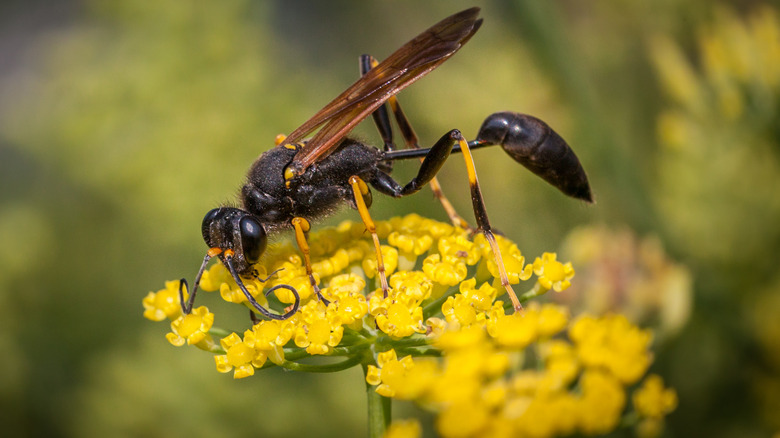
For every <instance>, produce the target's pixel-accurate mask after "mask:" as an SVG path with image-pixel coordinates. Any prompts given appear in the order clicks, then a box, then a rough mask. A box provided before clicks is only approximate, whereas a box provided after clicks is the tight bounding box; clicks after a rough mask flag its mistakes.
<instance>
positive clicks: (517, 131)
mask: <svg viewBox="0 0 780 438" xmlns="http://www.w3.org/2000/svg"><path fill="white" fill-rule="evenodd" d="M478 14H479V8H476V7H474V8H471V9H467V10H464V11H461V12H459V13H457V14H454V15H452V16H450V17H447V18H445V19H444V20H442V21H440V22H439V23H436V24H435V25H433V26H432V27H431V28H429V29H428V30H426V31H424V32H423V33H421V34H420V35H418V36H417V37H415V38H414V39H412V40H411V41H409V42H408V43H406V44H404V45H403V46H402V47H401V48H400V49H398V50H396V51H395V52H394V53H393V54H391V55H390V56H389V57H388V58H387V59H385V60H384V61H382V62H377V61H376V60H375V59H374V58H373V57H371V56H369V55H363V56H361V58H360V70H361V77H360V78H359V79H358V80H357V81H356V82H355V83H354V84H352V86H350V87H349V88H347V89H346V90H345V91H344V92H343V93H341V94H340V95H339V96H337V97H336V98H335V99H333V100H332V101H331V102H330V103H328V104H327V105H325V107H324V108H322V109H321V110H320V111H319V112H317V113H316V114H315V115H314V116H313V117H312V118H310V119H309V120H307V121H306V122H305V123H304V124H302V125H301V126H300V127H298V128H297V129H295V130H294V131H293V132H292V133H291V134H290V135H289V136H287V137H286V138H281V139H278V141H277V146H276V147H275V148H273V149H271V150H269V151H267V152H264V153H263V154H262V155H260V157H259V158H258V159H257V160H256V161H255V162H254V164H253V165H252V167H251V168H250V169H249V174H248V175H247V179H246V183H245V184H244V186H243V187H242V188H241V192H240V199H241V205H242V207H241V208H235V207H217V208H215V209H213V210H211V211H209V212H208V213H207V214H206V216H205V217H204V218H203V224H202V233H203V239H204V240H205V242H206V244H207V245H208V247H209V250H208V252H207V254H206V256H205V257H204V259H203V263H202V264H201V267H200V270H199V271H198V274H197V276H196V278H195V283H194V287H193V291H192V293H191V294H190V297H189V300H188V301H187V302H186V303H185V301H184V295H183V292H182V289H183V288H184V287H186V282H185V281H184V280H182V286H181V288H180V291H179V295H180V300H181V306H182V311H183V312H184V313H185V314H188V313H190V312H191V310H192V306H193V303H194V299H195V294H196V292H197V289H198V283H199V282H200V279H201V276H202V274H203V272H204V269H205V267H206V265H207V263H208V261H209V259H211V258H212V257H218V258H219V259H220V261H221V262H222V263H223V264H224V265H225V267H226V268H227V269H228V271H229V272H230V274H231V275H232V277H233V278H234V279H235V281H236V283H237V285H238V286H239V288H240V289H241V290H242V292H243V293H244V294H245V295H246V298H247V300H248V301H249V303H250V304H251V305H252V307H253V308H254V309H255V310H256V311H257V312H259V313H261V314H262V315H265V316H266V317H268V318H273V319H286V318H289V317H290V316H292V315H293V314H294V313H295V312H296V311H297V310H298V306H299V304H300V297H299V296H298V293H297V291H296V290H295V288H293V287H292V286H289V285H284V284H282V285H278V286H276V287H274V288H272V289H271V290H269V291H267V292H266V294H268V293H270V292H272V291H273V290H276V289H278V288H286V289H288V290H290V291H291V292H292V293H293V295H294V296H295V303H294V304H293V306H292V307H291V308H290V310H288V311H287V312H286V313H284V314H276V313H272V312H270V311H269V310H268V309H265V308H264V307H262V306H260V305H259V304H258V303H257V301H256V300H255V299H254V297H252V295H251V294H250V293H249V291H247V289H246V287H245V286H244V283H243V281H242V280H241V277H242V276H245V277H247V276H250V275H252V270H253V268H252V265H253V264H254V263H256V262H257V261H259V259H260V257H261V256H262V254H263V252H264V251H265V248H266V245H267V235H268V234H269V233H274V232H278V231H281V230H284V229H293V230H294V232H295V237H296V241H297V243H298V246H299V248H300V251H301V253H302V254H303V259H304V263H305V266H306V272H307V274H308V277H309V281H310V283H311V286H312V288H313V289H314V291H315V292H316V293H317V295H318V297H319V299H321V300H323V301H325V302H326V303H327V300H325V298H324V297H323V296H322V294H321V293H320V290H319V287H318V286H317V283H316V280H315V278H314V275H313V274H312V267H311V260H310V257H309V247H308V244H307V242H306V233H307V232H308V231H309V228H310V226H311V225H310V222H312V221H315V220H317V219H319V218H321V217H323V216H325V215H327V214H329V213H331V212H333V211H334V210H335V209H337V208H338V207H339V206H341V205H343V204H345V203H346V204H349V205H350V206H351V207H352V208H354V209H357V210H358V212H359V214H360V217H361V219H362V221H363V223H364V224H365V226H366V229H367V231H368V232H369V233H371V236H372V238H373V241H374V247H375V251H376V257H377V271H378V272H377V274H378V277H379V280H380V284H381V287H382V290H383V292H384V294H385V296H387V291H388V284H387V278H386V275H385V270H384V264H383V262H382V253H381V251H380V246H379V238H378V237H377V233H376V228H375V226H374V222H373V220H372V219H371V215H370V214H369V211H368V207H370V206H371V199H372V198H371V190H370V189H371V188H373V189H375V190H376V191H378V192H380V193H383V194H385V195H388V196H392V197H395V198H400V197H403V196H408V195H411V194H413V193H416V192H418V191H419V190H420V189H421V188H422V187H424V186H425V185H427V184H430V185H431V186H432V188H433V190H434V195H435V196H436V197H437V198H438V199H439V200H440V201H441V203H442V205H443V206H444V208H445V210H446V211H447V214H448V215H449V217H450V219H451V220H452V221H453V223H455V224H456V225H460V226H464V227H467V226H468V224H467V223H466V222H465V221H464V220H463V219H462V218H461V217H460V216H458V215H457V213H456V212H455V210H454V209H453V208H452V206H451V205H450V203H449V202H448V201H447V199H446V197H444V195H443V193H442V192H441V187H440V186H439V184H438V182H437V181H436V178H435V177H436V173H437V172H438V171H439V169H440V168H441V167H442V165H443V164H444V162H445V161H446V160H447V158H448V157H449V156H450V154H452V153H453V152H460V153H462V155H463V157H464V159H465V161H466V168H467V172H468V178H469V186H470V188H471V199H472V204H473V208H474V215H475V218H476V223H477V227H476V230H475V231H479V232H481V233H483V234H484V235H485V237H486V239H487V241H488V242H489V244H490V246H491V248H492V250H493V254H494V256H495V258H496V262H497V265H498V268H499V271H500V272H499V273H500V277H501V283H502V286H503V287H504V288H505V289H506V290H507V292H508V294H509V297H510V298H511V300H512V304H513V305H514V307H515V309H517V310H519V309H521V308H522V306H521V305H520V302H519V300H518V299H517V296H516V295H515V293H514V291H513V290H512V287H511V286H510V284H509V280H508V277H507V274H506V272H505V270H504V264H503V262H502V260H501V252H500V250H499V247H498V244H497V243H496V239H495V237H494V232H493V229H492V228H491V226H490V222H489V220H488V215H487V210H486V208H485V203H484V201H483V199H482V193H481V191H480V188H479V181H478V179H477V173H476V168H475V166H474V161H473V159H472V156H471V150H473V149H477V148H480V147H485V146H493V145H500V146H501V147H502V148H503V149H504V150H505V151H506V152H507V153H508V154H509V156H510V157H512V158H513V159H514V160H515V161H517V162H519V163H520V164H522V165H523V166H525V167H526V168H528V169H529V170H531V171H532V172H533V173H535V174H537V175H539V176H540V177H542V178H543V179H544V180H545V181H547V182H548V183H550V184H552V185H553V186H555V187H557V188H558V189H560V190H561V191H562V192H563V193H565V194H566V195H569V196H572V197H574V198H577V199H581V200H584V201H587V202H592V201H593V199H592V196H591V190H590V186H589V184H588V179H587V176H586V175H585V171H584V170H583V168H582V165H581V164H580V162H579V160H578V159H577V157H576V155H575V154H574V151H572V149H571V147H569V145H568V144H567V143H566V142H565V141H564V140H563V139H562V138H561V137H560V136H559V135H558V134H557V133H556V132H555V131H553V130H552V129H551V128H550V127H549V126H548V125H547V124H546V123H545V122H543V121H541V120H539V119H537V118H535V117H532V116H529V115H525V114H519V113H514V112H499V113H495V114H492V115H490V116H488V117H487V119H486V120H485V121H484V122H483V124H482V127H481V128H480V130H479V133H478V134H477V138H476V139H475V140H472V141H466V139H465V138H464V137H463V135H462V134H461V132H460V131H459V130H457V129H453V130H451V131H449V132H447V133H446V134H444V135H443V136H442V137H441V138H440V139H439V140H438V141H437V142H436V143H435V144H434V145H433V146H432V147H430V148H420V147H419V145H418V139H417V136H416V134H415V133H414V130H413V129H412V127H411V125H410V124H409V121H408V120H407V118H406V116H405V115H404V113H403V111H402V110H401V107H400V105H399V104H398V100H397V98H396V97H395V96H396V94H398V93H399V92H400V91H401V90H403V89H404V88H406V87H408V86H409V85H411V84H412V83H413V82H415V81H416V80H418V79H420V78H421V77H423V76H425V75H426V74H428V73H430V72H431V71H432V70H433V69H435V68H436V67H438V66H439V65H441V64H442V63H443V62H444V61H446V60H447V59H449V58H450V57H451V56H452V55H453V54H455V52H457V51H458V50H459V49H460V48H461V47H462V46H463V45H464V44H465V43H466V42H467V41H468V40H469V39H471V37H472V36H474V34H475V33H476V32H477V30H478V29H479V28H480V26H481V25H482V19H479V18H477V16H478ZM388 107H389V111H388ZM390 111H391V112H392V113H393V118H394V119H395V121H396V123H397V125H398V127H399V131H400V133H401V136H402V137H403V139H404V143H405V145H406V149H396V147H395V144H394V143H393V134H392V128H391V125H390V116H389V112H390ZM369 115H372V117H373V119H374V122H375V124H376V126H377V128H378V130H379V133H380V136H381V137H382V140H383V142H384V147H383V148H382V149H379V148H375V147H372V146H368V145H365V144H363V143H361V142H359V141H357V140H354V139H352V138H349V137H347V135H348V134H349V132H350V131H351V130H352V129H353V128H354V127H355V125H357V124H358V123H359V122H361V121H362V120H364V119H365V118H366V117H368V116H369ZM315 131H316V133H314V135H313V136H312V137H311V138H310V139H309V140H308V141H305V139H306V138H307V136H309V135H310V134H311V133H312V132H315ZM411 158H416V159H420V160H421V164H420V168H419V170H418V172H417V175H416V176H415V177H414V178H413V179H412V180H411V181H409V182H408V183H406V184H401V183H399V182H398V181H396V180H395V179H393V177H392V176H390V174H391V172H392V169H393V163H394V162H395V161H396V160H401V159H411ZM271 275H273V274H271ZM265 280H267V279H265ZM265 280H263V281H265ZM253 316H254V313H253Z"/></svg>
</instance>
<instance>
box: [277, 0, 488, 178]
mask: <svg viewBox="0 0 780 438" xmlns="http://www.w3.org/2000/svg"><path fill="white" fill-rule="evenodd" d="M478 14H479V8H476V7H475V8H471V9H467V10H465V11H461V12H459V13H457V14H455V15H451V16H449V17H447V18H445V19H444V20H442V21H440V22H439V23H436V24H435V25H433V26H432V27H431V28H430V29H428V30H426V31H425V32H423V33H421V34H420V35H418V36H417V37H415V38H414V39H412V40H411V41H409V42H408V43H406V44H404V45H403V46H402V47H401V48H400V49H398V50H396V51H395V52H393V54H391V55H390V56H389V57H387V59H385V60H384V61H382V62H380V63H379V64H378V65H377V66H376V67H375V68H373V69H371V70H369V71H368V72H367V73H366V74H365V75H363V76H362V77H361V78H360V79H358V80H357V82H355V83H354V84H352V86H350V87H349V88H347V89H346V90H345V91H344V92H343V93H341V94H340V95H339V96H338V97H336V98H335V99H333V101H331V102H330V103H328V104H327V105H325V107H324V108H322V109H321V110H320V111H318V112H317V114H315V115H314V116H313V117H312V118H311V119H309V120H307V121H306V122H305V123H304V124H303V125H301V126H300V127H298V128H297V129H296V130H295V131H293V132H292V133H291V134H290V135H289V136H288V137H287V139H286V140H285V142H284V143H285V144H291V143H297V142H300V141H301V140H303V139H304V138H305V136H306V135H308V134H309V133H311V132H312V131H314V130H315V129H317V128H318V127H320V126H322V128H321V129H320V130H319V131H318V132H317V133H316V134H315V135H314V137H312V138H311V139H310V140H309V141H308V142H307V143H306V145H305V146H304V147H303V149H301V150H300V151H299V152H298V153H297V154H296V155H295V158H294V159H293V161H292V163H291V164H290V166H289V169H290V170H292V171H293V173H294V174H296V175H299V174H300V173H302V172H303V171H304V170H305V169H306V168H308V167H309V166H311V165H312V164H314V163H316V162H317V161H319V160H320V159H322V158H324V157H326V156H327V155H328V154H329V153H330V152H332V151H333V149H334V148H335V147H336V146H337V145H338V144H339V143H340V142H341V140H342V139H343V138H344V136H346V135H347V134H348V133H349V132H350V131H351V130H352V128H354V127H355V125H357V124H358V123H360V122H361V121H362V120H363V119H365V118H366V117H368V115H369V114H371V113H373V112H374V111H375V110H376V109H377V108H379V107H380V106H381V105H382V104H383V103H385V101H387V99H389V98H390V97H391V96H394V95H395V94H397V93H398V92H400V91H401V90H403V89H404V88H406V87H408V86H409V85H411V84H412V83H413V82H414V81H416V80H417V79H419V78H421V77H422V76H424V75H426V74H427V73H429V72H430V71H431V70H433V69H435V68H436V67H438V66H439V65H440V64H441V63H443V62H444V61H446V60H447V59H448V58H449V57H450V56H452V55H453V54H454V53H455V52H457V51H458V49H460V48H461V46H463V44H465V43H466V42H467V41H468V40H469V39H470V38H471V37H472V36H473V35H474V33H475V32H476V31H477V29H479V26H480V25H481V24H482V20H481V19H477V15H478ZM323 125H324V126H323Z"/></svg>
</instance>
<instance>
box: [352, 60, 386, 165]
mask: <svg viewBox="0 0 780 438" xmlns="http://www.w3.org/2000/svg"><path fill="white" fill-rule="evenodd" d="M377 64H378V63H377V61H376V59H374V57H373V56H371V55H360V76H363V75H365V74H366V73H368V71H369V70H371V69H372V68H374V67H376V65H377ZM371 117H372V118H373V119H374V124H375V125H376V128H377V130H378V131H379V135H380V136H381V137H382V141H383V142H384V144H385V145H384V149H385V151H393V150H395V144H394V143H393V128H392V127H391V126H390V116H388V115H387V104H383V105H382V106H380V107H379V108H377V110H376V111H374V113H373V114H371ZM389 164H390V165H392V163H389Z"/></svg>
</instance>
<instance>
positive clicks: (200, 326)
mask: <svg viewBox="0 0 780 438" xmlns="http://www.w3.org/2000/svg"><path fill="white" fill-rule="evenodd" d="M213 324H214V314H213V313H211V312H209V309H208V308H206V306H200V307H198V308H195V309H192V313H190V314H189V315H182V316H180V317H178V318H177V319H175V320H174V321H173V322H171V333H168V334H167V335H165V337H166V338H167V339H168V341H169V342H170V343H171V344H173V345H175V346H177V347H181V346H182V345H184V343H185V342H186V343H187V345H195V344H198V343H200V342H201V341H203V340H204V339H206V337H207V336H208V333H209V330H210V329H211V326H212V325H213Z"/></svg>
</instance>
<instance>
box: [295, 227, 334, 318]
mask: <svg viewBox="0 0 780 438" xmlns="http://www.w3.org/2000/svg"><path fill="white" fill-rule="evenodd" d="M292 225H293V227H294V228H295V241H296V242H297V243H298V248H299V249H300V250H301V253H302V254H303V263H304V265H305V266H306V275H308V276H309V283H310V284H311V288H312V289H314V292H316V293H317V297H318V298H319V299H320V300H322V302H323V303H325V305H328V304H330V301H328V300H326V299H325V297H324V296H322V293H321V292H320V288H319V286H317V281H316V280H315V279H314V273H313V272H312V269H311V257H310V256H309V252H310V251H309V244H308V242H306V234H307V233H308V232H309V230H310V229H311V225H310V224H309V221H307V220H306V219H304V218H302V217H295V218H293V220H292Z"/></svg>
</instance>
